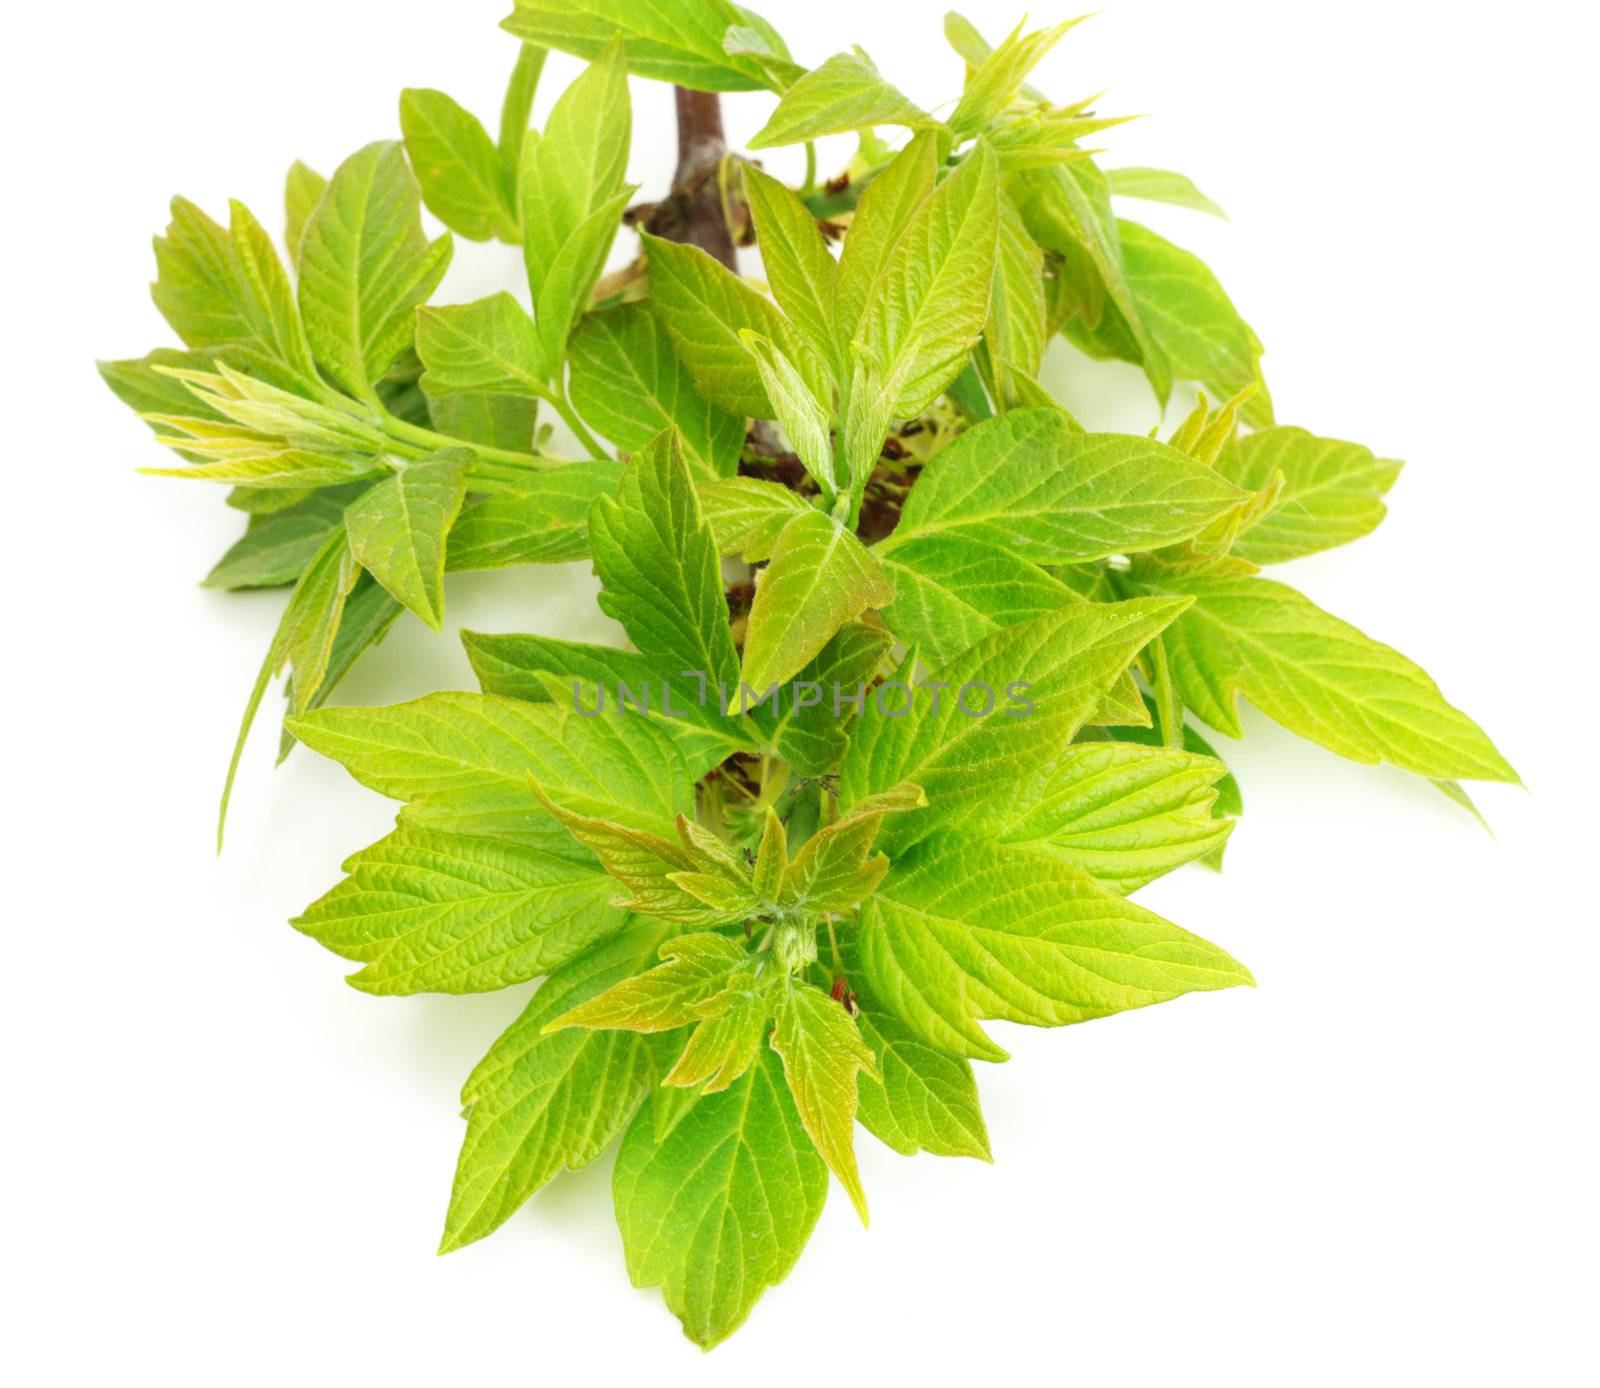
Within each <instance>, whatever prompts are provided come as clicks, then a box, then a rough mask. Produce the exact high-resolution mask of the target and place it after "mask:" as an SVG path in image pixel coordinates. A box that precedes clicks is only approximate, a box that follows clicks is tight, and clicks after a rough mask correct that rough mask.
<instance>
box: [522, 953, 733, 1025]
mask: <svg viewBox="0 0 1600 1388" xmlns="http://www.w3.org/2000/svg"><path fill="white" fill-rule="evenodd" d="M661 958H662V959H663V960H664V961H665V962H663V963H660V964H657V965H656V966H655V967H654V968H651V969H647V970H646V971H645V972H644V973H641V974H636V975H634V976H633V977H632V978H625V979H623V980H622V981H621V982H620V983H617V984H614V985H613V986H612V987H610V988H608V989H607V990H606V991H605V992H604V993H601V994H600V995H599V996H598V997H594V998H590V999H589V1000H588V1001H587V1002H585V1003H582V1004H580V1005H579V1006H577V1007H575V1008H573V1009H572V1011H570V1012H564V1013H562V1014H561V1015H560V1016H559V1017H557V1018H555V1020H553V1021H551V1022H549V1023H547V1024H546V1025H545V1030H546V1031H560V1030H561V1029H562V1028H563V1027H591V1028H595V1029H598V1030H623V1031H674V1030H676V1029H677V1028H678V1027H683V1026H691V1025H693V1024H694V1023H695V1022H696V1021H698V1020H700V1019H701V1018H703V1017H708V1016H714V1015H715V1014H716V1013H717V1011H718V1010H719V1009H720V1007H721V1006H722V1005H723V1004H724V1003H725V1002H726V993H727V990H728V985H729V982H730V980H731V979H732V978H733V976H734V974H735V973H736V972H738V971H739V970H740V969H743V968H745V967H746V966H747V965H748V964H749V962H750V954H749V952H748V951H747V950H745V949H744V948H743V947H741V946H740V945H738V944H735V943H734V942H733V941H732V940H730V939H728V938H727V937H726V936H724V935H711V934H698V935H676V936H674V937H673V938H672V939H670V940H668V941H667V943H666V944H664V945H662V946H661Z"/></svg>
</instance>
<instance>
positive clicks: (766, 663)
mask: <svg viewBox="0 0 1600 1388" xmlns="http://www.w3.org/2000/svg"><path fill="white" fill-rule="evenodd" d="M893 597H894V588H893V587H892V586H891V585H890V583H889V580H888V579H887V578H886V577H885V576H884V573H883V570H882V569H881V568H880V567H879V566H878V561H877V560H876V559H874V558H873V557H872V554H871V552H870V551H869V550H867V549H866V547H865V546H863V545H862V543H861V541H859V540H858V539H856V537H855V536H854V535H852V534H851V533H850V532H849V531H848V530H846V529H845V528H844V526H842V525H841V524H840V523H839V522H838V521H837V520H835V519H833V517H831V516H826V515H824V514H823V513H822V512H821V511H810V510H808V511H805V512H803V513H802V514H800V515H797V516H795V517H794V519H792V520H791V521H790V522H789V523H788V524H787V525H785V526H784V528H783V530H782V531H781V532H780V533H779V535H778V538H777V539H776V540H775V541H774V542H773V546H772V560H771V562H770V563H769V564H768V565H767V567H766V570H765V571H764V572H763V573H762V575H761V581H760V583H759V585H758V586H757V588H756V598H755V604H754V606H752V608H751V609H750V623H749V626H748V628H747V629H746V632H745V640H744V663H743V667H742V668H741V670H740V672H739V680H740V682H741V684H742V685H743V686H744V687H745V688H746V689H750V690H754V691H755V694H754V695H753V696H750V699H749V700H748V701H747V700H746V698H745V697H744V691H743V690H742V689H741V690H740V691H737V692H736V693H735V694H734V695H733V697H732V698H731V699H730V700H729V704H728V707H729V711H730V712H732V711H736V710H743V709H744V708H746V707H748V704H749V702H759V698H760V696H761V694H762V692H763V691H765V690H767V689H768V688H770V687H771V686H773V685H776V684H781V683H782V682H783V681H785V680H787V679H789V678H790V677H791V676H793V675H794V674H796V673H797V672H798V671H799V670H800V669H801V667H802V666H804V665H805V664H806V662H807V661H809V660H810V659H811V657H812V656H814V655H816V653H817V652H818V651H820V650H821V649H822V648H823V646H825V645H826V644H827V642H828V638H829V637H831V636H832V635H833V634H834V632H836V631H838V630H839V628H840V627H841V626H842V625H843V624H844V623H845V622H847V621H849V620H850V618H852V617H854V616H856V615H857V614H858V613H861V612H864V611H866V609H867V608H869V607H882V606H883V605H884V604H885V603H887V602H889V601H891V600H892V599H893Z"/></svg>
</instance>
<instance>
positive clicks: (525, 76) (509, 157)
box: [497, 43, 550, 239]
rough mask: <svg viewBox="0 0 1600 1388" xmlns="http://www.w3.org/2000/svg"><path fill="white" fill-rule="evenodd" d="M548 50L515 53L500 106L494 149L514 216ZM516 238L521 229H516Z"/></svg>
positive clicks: (529, 46) (532, 47) (531, 47)
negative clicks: (526, 142) (531, 118)
mask: <svg viewBox="0 0 1600 1388" xmlns="http://www.w3.org/2000/svg"><path fill="white" fill-rule="evenodd" d="M549 56H550V54H549V50H547V49H544V48H541V47H539V45H538V44H536V43H525V44H523V45H522V46H521V47H520V48H519V49H518V50H517V61H516V65H515V66H514V67H513V68H512V69H511V80H510V81H509V82H507V83H506V96H505V100H504V101H503V102H502V103H501V105H500V140H499V144H498V146H497V150H498V153H499V155H500V167H501V170H502V172H503V174H504V177H505V184H506V188H507V189H508V190H509V192H510V194H511V202H510V205H511V208H512V211H513V213H515V211H516V210H517V209H518V208H519V207H520V206H521V204H520V202H519V201H518V199H517V179H518V177H519V175H520V171H521V169H522V144H523V141H524V140H525V139H526V138H527V135H528V118H529V116H530V115H531V114H532V112H533V98H534V94H535V93H536V92H537V91H538V90H539V77H540V75H541V74H542V73H543V72H544V60H545V59H546V58H548V57H549ZM517 231H518V237H519V239H520V236H521V227H520V226H519V227H518V228H517Z"/></svg>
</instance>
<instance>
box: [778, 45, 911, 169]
mask: <svg viewBox="0 0 1600 1388" xmlns="http://www.w3.org/2000/svg"><path fill="white" fill-rule="evenodd" d="M934 123H935V122H934V120H933V118H932V117H931V116H929V115H928V114H927V112H925V111H923V110H922V109H921V108H920V107H919V106H916V105H915V104H913V103H912V102H910V101H908V100H906V98H905V97H904V96H902V95H901V94H900V93H899V92H898V91H897V90H896V89H895V88H894V87H892V86H890V85H889V83H887V82H885V81H884V80H883V78H882V77H881V76H879V74H878V69H877V68H876V67H875V66H873V62H872V59H871V58H869V57H867V55H866V54H865V53H863V52H862V51H861V50H860V49H859V48H857V49H856V50H855V51H854V52H851V53H836V54H834V56H833V57H831V58H829V59H828V61H827V62H825V63H823V64H822V66H821V67H818V68H815V69H813V70H812V71H811V72H808V73H806V74H805V76H804V77H801V78H800V79H799V80H798V81H796V82H795V83H794V84H793V85H792V86H791V87H789V88H788V90H787V91H785V92H784V94H783V99H782V100H781V101H779V102H778V109H777V110H775V111H774V112H773V113H772V116H771V118H770V119H769V120H768V121H767V123H766V125H764V126H763V127H762V128H761V130H760V131H758V132H757V133H756V134H755V135H754V136H753V137H752V138H751V140H750V148H751V149H768V148H771V147H772V146H774V145H797V144H802V143H804V142H805V141H807V140H819V139H821V138H822V137H823V136H824V135H842V134H845V133H847V132H848V131H852V130H869V129H871V128H873V127H874V126H879V125H905V126H910V127H911V128H912V129H913V130H915V129H918V128H919V127H921V126H927V125H932V124H934Z"/></svg>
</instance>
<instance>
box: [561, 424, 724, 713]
mask: <svg viewBox="0 0 1600 1388" xmlns="http://www.w3.org/2000/svg"><path fill="white" fill-rule="evenodd" d="M589 543H590V547H591V549H592V551H593V554H594V565H595V572H596V573H598V574H599V575H600V582H601V584H602V585H603V591H602V592H601V594H600V606H601V609H602V610H603V611H604V612H606V613H607V615H609V616H611V617H615V618H616V619H617V621H619V622H621V623H622V625H623V626H624V627H626V628H627V631H628V635H629V636H630V637H632V639H633V643H634V645H636V646H637V647H638V648H639V650H640V651H641V652H642V653H643V654H644V655H645V656H647V657H649V658H650V659H651V660H653V661H656V662H657V663H659V664H660V665H661V666H663V667H664V668H666V669H668V670H669V671H670V673H671V674H673V675H675V676H678V677H680V678H685V679H688V678H693V675H691V674H690V673H689V672H694V673H695V674H698V675H700V676H702V677H703V678H704V679H705V680H706V682H707V683H708V684H711V685H716V686H719V687H720V686H722V685H724V684H731V683H732V681H733V679H734V675H735V672H736V670H737V669H738V657H737V656H736V655H735V654H734V649H733V638H732V636H731V635H730V634H729V632H728V624H727V616H726V614H727V607H726V604H725V602H724V599H723V595H722V576H721V571H720V569H719V568H718V566H717V553H716V546H715V545H714V544H713V542H712V538H711V530H710V527H709V526H707V525H706V523H705V520H704V518H703V517H702V516H701V514H700V504H699V502H698V501H697V500H696V499H695V491H694V486H693V484H692V483H691V482H690V480H689V472H688V468H687V466H686V465H685V463H684V460H683V454H682V449H681V446H680V445H679V443H678V441H677V438H676V436H675V435H673V434H663V435H661V436H660V437H659V438H658V439H656V441H655V442H654V443H652V444H651V446H650V447H649V448H647V449H645V450H644V451H643V452H642V453H640V454H639V455H638V456H637V457H636V458H635V459H634V460H633V463H632V464H631V465H630V466H629V468H628V469H627V473H626V476H625V478H624V480H623V484H622V488H621V490H620V492H619V493H618V496H617V499H616V500H615V501H613V500H612V499H611V498H609V497H602V498H600V499H599V500H598V501H596V502H595V504H594V507H593V509H592V510H591V512H590V517H589Z"/></svg>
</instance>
